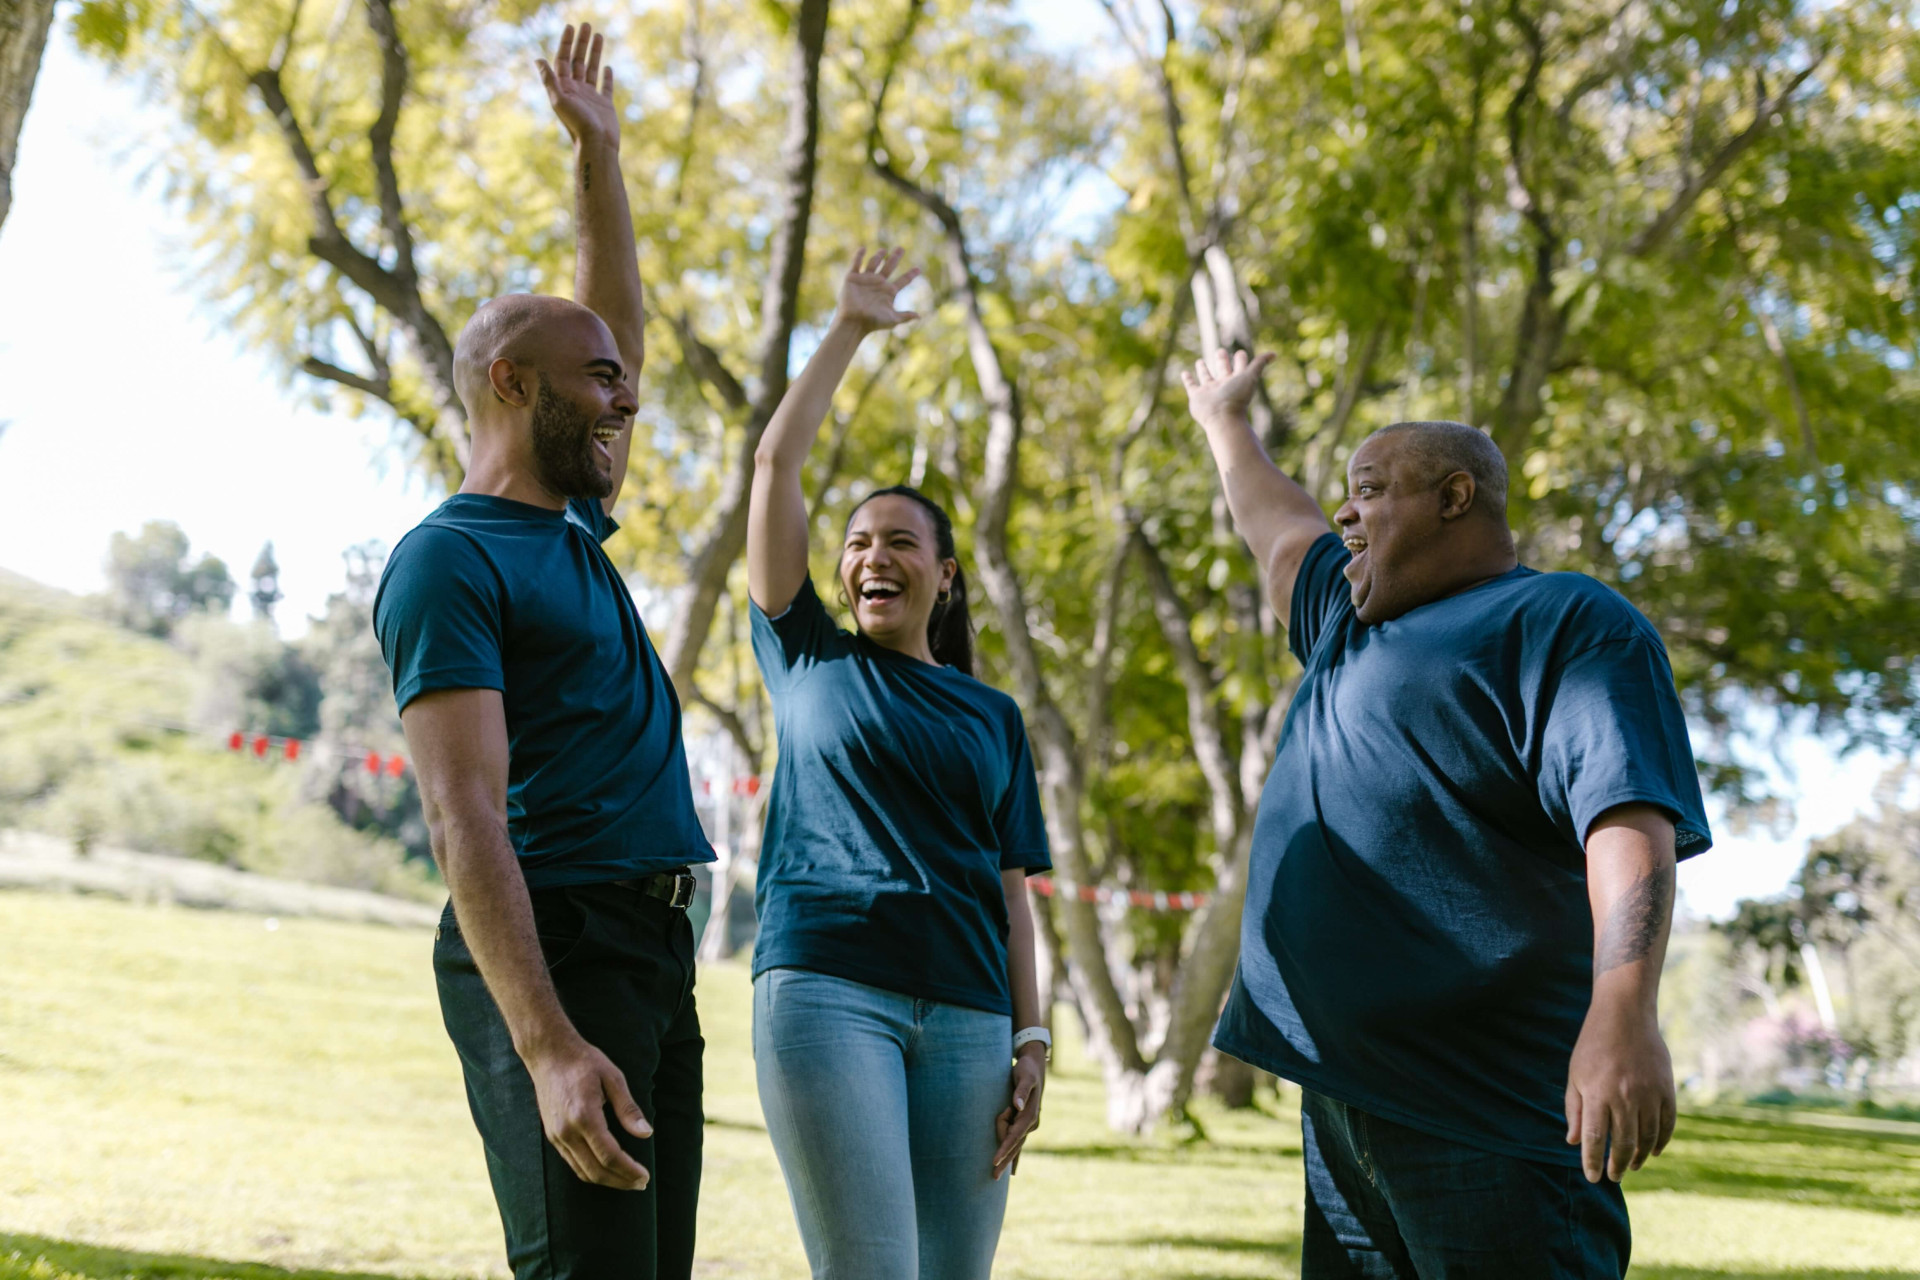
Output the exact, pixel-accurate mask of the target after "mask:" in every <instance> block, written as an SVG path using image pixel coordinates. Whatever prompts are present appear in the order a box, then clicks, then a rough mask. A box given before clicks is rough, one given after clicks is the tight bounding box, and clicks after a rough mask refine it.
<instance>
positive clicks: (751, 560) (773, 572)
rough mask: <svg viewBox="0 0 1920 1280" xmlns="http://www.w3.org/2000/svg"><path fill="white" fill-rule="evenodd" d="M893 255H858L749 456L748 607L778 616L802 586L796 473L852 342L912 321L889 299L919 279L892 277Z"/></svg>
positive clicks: (802, 519) (896, 261)
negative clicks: (822, 332) (818, 336)
mask: <svg viewBox="0 0 1920 1280" xmlns="http://www.w3.org/2000/svg"><path fill="white" fill-rule="evenodd" d="M900 254H901V251H900V250H899V249H895V250H894V251H893V252H891V253H889V252H887V251H886V250H885V249H882V250H880V251H879V252H878V253H875V254H874V255H873V256H872V257H871V258H868V257H867V252H866V249H865V248H864V247H863V248H861V249H860V250H858V251H857V252H856V253H855V254H854V255H853V267H852V269H851V270H849V271H848V272H847V278H846V280H845V281H844V282H842V284H841V285H840V306H839V308H838V309H837V310H835V312H834V313H833V324H832V326H831V327H829V328H828V330H827V336H826V337H825V338H823V339H822V340H821V342H820V346H819V349H818V350H816V351H815V352H814V353H813V358H812V359H810V360H808V361H807V367H806V368H804V369H802V370H801V371H800V376H799V377H797V378H795V379H794V380H793V385H792V386H790V387H788V388H787V394H786V395H784V396H782V397H781V398H780V407H779V408H777V409H775V410H774V411H773V418H772V420H771V421H770V422H768V423H767V429H766V431H765V432H764V433H762V435H761V437H760V444H759V447H758V448H756V449H755V450H754V451H753V495H752V498H751V500H750V501H749V502H748V504H747V590H748V592H749V593H750V594H751V595H752V596H753V602H754V603H755V604H757V605H759V606H760V607H761V608H762V609H763V610H765V611H766V612H767V613H769V614H773V615H775V616H778V615H779V614H781V613H784V612H785V611H786V608H787V606H788V605H790V604H792V603H793V597H794V596H795V595H797V594H798V593H799V591H800V584H801V583H803V582H805V581H806V580H807V499H806V495H805V494H804V493H803V492H802V491H801V488H800V468H801V466H802V465H803V464H804V463H805V462H806V459H807V453H808V451H809V450H811V449H812V448H813V442H814V440H815V438H816V437H818V436H819V434H820V424H821V422H823V421H825V419H826V416H827V410H828V409H829V408H830V407H831V406H832V404H833V393H834V391H835V390H836V389H838V388H839V386H840V379H842V378H844V377H845V376H846V374H847V367H848V366H849V365H851V364H852V363H853V355H854V352H856V351H858V350H859V349H860V341H861V339H863V338H865V337H866V336H867V335H868V334H870V333H873V332H874V331H876V330H879V329H890V328H892V327H893V326H894V325H897V324H904V323H906V322H907V321H909V320H918V319H919V318H920V317H919V314H918V313H916V312H912V311H896V310H895V309H894V306H893V301H894V298H895V297H896V296H897V295H898V294H899V292H900V291H901V290H902V289H904V288H906V287H907V285H908V284H910V283H912V281H913V280H914V278H915V277H917V276H918V275H919V274H920V270H919V268H917V267H916V268H914V269H913V270H910V271H908V272H906V273H905V274H904V275H899V276H896V275H894V274H893V273H894V271H895V270H897V269H898V268H899V266H900Z"/></svg>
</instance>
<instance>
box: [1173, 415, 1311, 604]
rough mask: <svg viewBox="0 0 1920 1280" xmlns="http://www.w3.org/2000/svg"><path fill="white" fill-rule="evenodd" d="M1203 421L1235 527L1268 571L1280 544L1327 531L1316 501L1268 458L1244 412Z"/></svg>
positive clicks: (1280, 546)
mask: <svg viewBox="0 0 1920 1280" xmlns="http://www.w3.org/2000/svg"><path fill="white" fill-rule="evenodd" d="M1202 425H1203V426H1204V427H1205V429H1206V433H1207V446H1208V448H1209V449H1210V450H1211V451H1212V453H1213V461H1214V465H1215V466H1216V467H1217V468H1219V471H1220V485H1221V488H1222V489H1224V490H1225V492H1226V496H1227V509H1228V510H1229V511H1230V512H1232V514H1233V523H1234V527H1235V528H1236V529H1238V530H1239V531H1240V536H1241V537H1243V538H1245V539H1246V541H1247V546H1248V547H1249V548H1250V549H1251V550H1252V551H1253V554H1254V558H1255V559H1256V560H1258V561H1259V562H1260V565H1261V567H1262V568H1263V569H1267V570H1269V571H1271V569H1272V567H1273V561H1274V558H1275V556H1276V554H1277V553H1278V552H1279V550H1280V549H1281V548H1282V546H1283V544H1285V543H1287V542H1289V541H1298V540H1299V538H1300V537H1302V536H1310V537H1318V536H1319V535H1320V534H1322V533H1325V532H1326V530H1327V527H1328V526H1327V517H1326V513H1325V512H1323V511H1321V510H1320V504H1319V503H1317V502H1315V501H1314V500H1313V497H1312V496H1311V495H1310V494H1308V493H1307V491H1306V490H1305V489H1303V488H1301V487H1300V486H1299V485H1298V484H1297V483H1295V481H1294V480H1293V478H1292V477H1291V476H1289V475H1287V473H1286V472H1284V471H1282V470H1280V468H1279V467H1276V466H1275V465H1274V464H1273V459H1271V458H1269V457H1268V456H1267V451H1266V448H1265V447H1264V446H1263V445H1262V444H1261V443H1260V439H1259V437H1258V436H1256V435H1254V433H1253V426H1252V424H1251V423H1249V422H1248V420H1247V419H1246V417H1245V416H1243V415H1231V416H1224V417H1219V418H1215V419H1213V420H1211V421H1208V422H1206V423H1204V424H1202ZM1309 531H1310V535H1309Z"/></svg>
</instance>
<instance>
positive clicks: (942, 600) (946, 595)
mask: <svg viewBox="0 0 1920 1280" xmlns="http://www.w3.org/2000/svg"><path fill="white" fill-rule="evenodd" d="M952 599H953V592H952V591H951V590H946V591H942V592H941V593H940V594H939V595H938V596H936V597H934V603H936V604H946V603H947V602H948V601H950V600H952Z"/></svg>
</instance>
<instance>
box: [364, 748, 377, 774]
mask: <svg viewBox="0 0 1920 1280" xmlns="http://www.w3.org/2000/svg"><path fill="white" fill-rule="evenodd" d="M367 772H368V773H379V772H380V753H379V752H378V751H369V752H367Z"/></svg>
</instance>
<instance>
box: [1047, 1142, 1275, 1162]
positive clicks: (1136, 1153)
mask: <svg viewBox="0 0 1920 1280" xmlns="http://www.w3.org/2000/svg"><path fill="white" fill-rule="evenodd" d="M1029 1150H1031V1151H1033V1152H1035V1153H1036V1154H1041V1155H1049V1156H1059V1157H1061V1158H1063V1159H1067V1160H1118V1161H1121V1162H1123V1163H1127V1164H1178V1165H1215V1166H1225V1167H1231V1168H1238V1167H1240V1166H1242V1165H1245V1164H1246V1163H1247V1162H1248V1161H1250V1160H1260V1161H1269V1162H1271V1161H1282V1160H1298V1159H1299V1158H1300V1148H1299V1147H1297V1146H1280V1145H1277V1144H1276V1145H1273V1146H1268V1145H1265V1144H1262V1143H1232V1142H1212V1141H1207V1142H1188V1143H1182V1144H1180V1145H1179V1146H1156V1145H1154V1144H1151V1143H1145V1142H1139V1143H1135V1142H1088V1143H1081V1144H1078V1145H1074V1146H1067V1145H1064V1144H1063V1145H1060V1146H1042V1145H1040V1144H1038V1143H1036V1144H1035V1145H1033V1146H1032V1147H1031V1148H1029Z"/></svg>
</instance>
